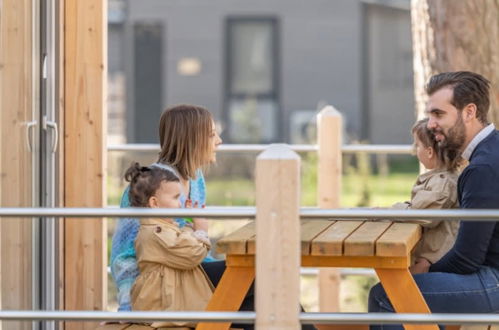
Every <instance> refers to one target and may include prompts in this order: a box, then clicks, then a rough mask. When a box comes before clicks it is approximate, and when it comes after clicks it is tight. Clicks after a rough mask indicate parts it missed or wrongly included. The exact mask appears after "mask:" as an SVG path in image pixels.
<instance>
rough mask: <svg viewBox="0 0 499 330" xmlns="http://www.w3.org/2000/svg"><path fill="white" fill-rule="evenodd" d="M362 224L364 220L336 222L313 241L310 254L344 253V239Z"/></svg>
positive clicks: (337, 254)
mask: <svg viewBox="0 0 499 330" xmlns="http://www.w3.org/2000/svg"><path fill="white" fill-rule="evenodd" d="M362 224H363V222H362V221H337V222H335V223H334V224H333V225H332V226H330V227H329V228H327V229H326V230H325V231H323V232H322V233H321V234H320V235H318V236H317V237H316V238H315V239H314V240H313V241H312V246H311V252H310V254H311V255H316V256H321V255H328V256H341V255H343V241H344V240H345V239H346V238H347V237H348V236H350V234H351V233H352V232H353V231H355V230H356V229H357V228H358V227H359V226H361V225H362Z"/></svg>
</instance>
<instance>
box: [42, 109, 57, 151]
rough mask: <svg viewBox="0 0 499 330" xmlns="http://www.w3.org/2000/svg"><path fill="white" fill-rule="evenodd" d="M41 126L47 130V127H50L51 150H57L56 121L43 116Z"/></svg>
mask: <svg viewBox="0 0 499 330" xmlns="http://www.w3.org/2000/svg"><path fill="white" fill-rule="evenodd" d="M42 128H43V129H44V130H46V131H48V129H49V128H50V129H51V130H52V131H53V136H52V152H53V153H55V152H56V150H57V145H58V143H59V129H58V127H57V123H56V122H55V121H51V120H48V119H47V116H43V124H42Z"/></svg>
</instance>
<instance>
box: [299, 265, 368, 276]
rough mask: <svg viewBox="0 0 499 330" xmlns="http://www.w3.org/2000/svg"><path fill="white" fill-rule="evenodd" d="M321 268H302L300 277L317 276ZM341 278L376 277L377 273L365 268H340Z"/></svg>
mask: <svg viewBox="0 0 499 330" xmlns="http://www.w3.org/2000/svg"><path fill="white" fill-rule="evenodd" d="M319 270H320V269H319V268H312V267H301V268H300V275H304V276H315V275H318V274H319ZM339 272H340V276H343V277H344V276H375V275H376V272H375V271H374V270H373V269H367V268H365V269H363V268H340V269H339Z"/></svg>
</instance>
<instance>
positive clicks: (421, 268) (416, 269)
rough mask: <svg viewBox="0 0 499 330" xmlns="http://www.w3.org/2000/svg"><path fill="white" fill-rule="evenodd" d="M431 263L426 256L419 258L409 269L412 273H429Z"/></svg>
mask: <svg viewBox="0 0 499 330" xmlns="http://www.w3.org/2000/svg"><path fill="white" fill-rule="evenodd" d="M430 266H431V263H430V262H429V261H428V260H427V259H425V258H417V259H416V263H415V264H414V265H413V266H411V267H409V271H410V272H411V273H412V274H421V273H428V270H429V269H430Z"/></svg>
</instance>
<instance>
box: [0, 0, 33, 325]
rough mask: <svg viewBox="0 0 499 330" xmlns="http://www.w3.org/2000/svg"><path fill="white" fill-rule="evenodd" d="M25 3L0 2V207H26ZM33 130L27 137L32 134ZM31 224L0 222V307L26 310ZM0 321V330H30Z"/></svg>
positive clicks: (29, 72)
mask: <svg viewBox="0 0 499 330" xmlns="http://www.w3.org/2000/svg"><path fill="white" fill-rule="evenodd" d="M32 6H33V2H32V1H29V0H3V1H0V145H1V151H0V206H1V207H31V206H33V199H32V189H33V186H32V182H33V176H32V172H33V160H32V153H31V152H30V151H29V150H28V147H27V142H28V138H27V137H28V134H27V127H28V126H27V123H28V122H30V121H31V120H32V119H33V107H34V105H35V103H34V97H33V95H34V94H33V91H34V90H33V86H34V84H33V82H34V81H36V80H34V77H33V59H34V58H33V44H32V42H33V40H32V37H33V35H32V10H33V7H32ZM34 129H36V128H35V127H33V134H34V132H35V131H34ZM31 235H32V221H31V218H29V219H22V218H3V219H1V220H0V309H31V307H32V306H31V301H32V292H31V289H32V282H31V275H32V272H33V271H32V236H31ZM30 328H31V322H19V321H3V322H0V329H4V330H5V329H14V330H18V329H30Z"/></svg>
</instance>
